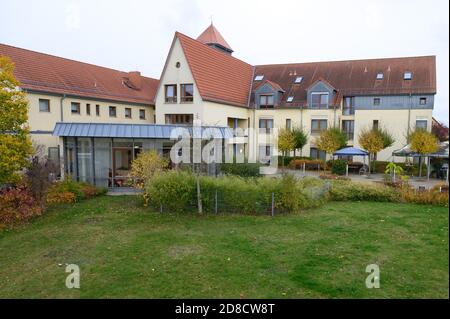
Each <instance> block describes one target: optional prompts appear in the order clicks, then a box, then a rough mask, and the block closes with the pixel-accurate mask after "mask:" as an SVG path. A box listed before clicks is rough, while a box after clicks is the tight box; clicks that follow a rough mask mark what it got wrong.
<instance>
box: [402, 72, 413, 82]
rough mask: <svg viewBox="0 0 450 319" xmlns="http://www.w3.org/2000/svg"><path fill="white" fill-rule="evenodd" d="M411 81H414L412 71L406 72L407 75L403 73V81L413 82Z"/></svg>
mask: <svg viewBox="0 0 450 319" xmlns="http://www.w3.org/2000/svg"><path fill="white" fill-rule="evenodd" d="M411 79H412V72H411V71H406V72H405V73H403V80H411Z"/></svg>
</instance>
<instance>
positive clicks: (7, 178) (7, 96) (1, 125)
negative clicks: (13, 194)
mask: <svg viewBox="0 0 450 319" xmlns="http://www.w3.org/2000/svg"><path fill="white" fill-rule="evenodd" d="M27 121H28V102H27V99H26V97H25V93H24V92H22V91H21V90H20V88H19V82H18V81H17V80H16V79H15V77H14V64H13V62H12V61H11V60H10V59H9V58H8V57H5V56H0V185H2V184H5V183H13V182H16V181H17V179H18V175H17V172H18V171H20V170H21V169H23V168H24V167H26V166H27V165H28V164H29V159H30V156H31V155H32V153H33V147H32V146H31V140H30V137H29V130H28V126H27Z"/></svg>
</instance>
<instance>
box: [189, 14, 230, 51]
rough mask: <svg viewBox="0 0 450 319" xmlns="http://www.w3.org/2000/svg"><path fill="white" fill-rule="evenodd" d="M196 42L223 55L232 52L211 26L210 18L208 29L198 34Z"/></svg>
mask: <svg viewBox="0 0 450 319" xmlns="http://www.w3.org/2000/svg"><path fill="white" fill-rule="evenodd" d="M197 40H198V41H200V42H202V43H204V44H206V45H208V46H210V47H213V48H215V49H218V50H221V51H223V52H225V53H228V54H231V53H232V52H233V49H232V48H231V47H230V45H229V44H228V43H227V41H225V39H224V38H223V37H222V35H221V34H220V32H219V31H218V30H217V29H216V27H215V26H214V25H213V22H212V18H211V24H210V25H209V27H208V28H206V30H205V31H203V32H202V34H200V36H199V37H198V38H197Z"/></svg>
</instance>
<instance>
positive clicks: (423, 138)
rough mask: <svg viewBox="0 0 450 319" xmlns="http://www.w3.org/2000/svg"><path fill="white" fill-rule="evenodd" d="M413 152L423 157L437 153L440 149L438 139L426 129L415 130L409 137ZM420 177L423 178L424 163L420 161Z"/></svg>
mask: <svg viewBox="0 0 450 319" xmlns="http://www.w3.org/2000/svg"><path fill="white" fill-rule="evenodd" d="M408 140H409V143H410V145H411V146H410V148H411V151H413V152H416V153H418V154H420V155H421V157H422V156H426V155H427V154H431V153H434V152H436V151H437V150H438V149H439V143H438V139H437V137H436V136H435V135H434V134H433V133H430V132H428V131H426V130H424V129H415V130H414V131H413V132H411V133H410V135H409V137H408ZM419 176H422V161H420V167H419Z"/></svg>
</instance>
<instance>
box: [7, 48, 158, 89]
mask: <svg viewBox="0 0 450 319" xmlns="http://www.w3.org/2000/svg"><path fill="white" fill-rule="evenodd" d="M1 46H5V47H10V48H14V49H18V50H22V51H28V52H32V53H36V54H41V55H46V56H49V57H53V58H57V59H62V60H66V61H71V62H76V63H81V64H86V65H90V66H94V67H97V68H101V69H106V70H111V71H115V72H120V73H129V72H132V71H128V72H127V71H121V70H117V69H113V68H109V67H106V66H102V65H98V64H93V63H89V62H83V61H79V60H75V59H69V58H65V57H62V56H58V55H54V54H50V53H45V52H39V51H35V50H30V49H25V48H21V47H17V46H14V45H10V44H6V43H0V47H1ZM141 77H143V78H147V79H150V80H156V81H159V80H158V79H156V78H152V77H149V76H144V75H141Z"/></svg>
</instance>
